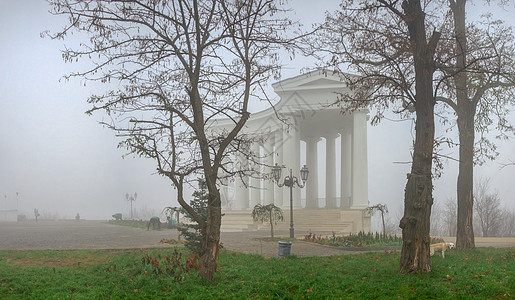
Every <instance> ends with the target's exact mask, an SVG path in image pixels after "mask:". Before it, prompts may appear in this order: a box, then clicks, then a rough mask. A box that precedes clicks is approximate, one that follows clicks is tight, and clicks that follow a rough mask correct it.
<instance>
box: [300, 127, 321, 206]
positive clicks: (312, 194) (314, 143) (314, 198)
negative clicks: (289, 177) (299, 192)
mask: <svg viewBox="0 0 515 300" xmlns="http://www.w3.org/2000/svg"><path fill="white" fill-rule="evenodd" d="M319 139H320V138H318V137H316V138H313V137H310V138H309V139H307V140H306V165H307V167H308V169H309V179H308V181H307V182H306V208H318V151H317V148H318V141H319ZM297 172H299V171H297ZM299 180H300V178H299Z"/></svg>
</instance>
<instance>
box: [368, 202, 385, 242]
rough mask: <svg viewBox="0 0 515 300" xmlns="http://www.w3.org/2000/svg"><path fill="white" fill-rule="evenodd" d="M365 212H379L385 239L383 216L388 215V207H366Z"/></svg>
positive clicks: (380, 205) (381, 205) (379, 205)
mask: <svg viewBox="0 0 515 300" xmlns="http://www.w3.org/2000/svg"><path fill="white" fill-rule="evenodd" d="M367 210H368V211H370V212H371V213H374V212H375V211H380V212H381V221H382V224H383V236H384V237H386V225H385V222H384V214H387V213H388V207H387V206H386V204H376V205H374V206H370V207H368V208H367Z"/></svg>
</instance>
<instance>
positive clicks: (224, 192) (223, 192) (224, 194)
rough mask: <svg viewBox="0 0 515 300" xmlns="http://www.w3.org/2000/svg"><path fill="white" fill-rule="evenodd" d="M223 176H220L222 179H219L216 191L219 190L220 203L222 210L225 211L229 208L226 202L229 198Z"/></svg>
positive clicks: (225, 180) (225, 179)
mask: <svg viewBox="0 0 515 300" xmlns="http://www.w3.org/2000/svg"><path fill="white" fill-rule="evenodd" d="M223 176H225V175H222V179H220V181H219V183H218V184H219V187H218V189H219V190H220V201H221V202H222V209H227V208H229V207H228V205H227V201H228V198H229V191H228V187H227V183H228V180H227V178H225V177H223Z"/></svg>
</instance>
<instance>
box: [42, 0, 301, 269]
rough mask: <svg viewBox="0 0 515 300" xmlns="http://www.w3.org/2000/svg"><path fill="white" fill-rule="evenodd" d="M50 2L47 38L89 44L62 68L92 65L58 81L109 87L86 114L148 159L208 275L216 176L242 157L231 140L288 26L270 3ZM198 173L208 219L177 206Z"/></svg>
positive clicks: (67, 53) (244, 147) (215, 230)
mask: <svg viewBox="0 0 515 300" xmlns="http://www.w3.org/2000/svg"><path fill="white" fill-rule="evenodd" d="M49 3H50V4H51V6H52V13H53V14H55V15H65V16H68V18H69V19H68V25H67V26H66V27H65V28H64V29H63V30H62V31H60V32H57V33H55V34H51V33H47V35H49V36H51V37H53V38H58V39H64V38H66V37H67V36H68V35H70V34H73V33H76V32H79V33H81V34H86V35H87V36H88V37H89V40H88V41H87V42H83V43H81V44H80V45H79V46H78V47H74V48H66V49H65V50H64V51H63V54H62V55H63V59H64V60H65V61H66V62H75V61H79V60H87V61H90V62H92V63H93V67H92V68H89V69H87V70H83V71H80V72H76V73H73V74H70V75H69V76H67V77H66V78H70V77H79V78H83V79H84V80H85V81H98V82H103V83H108V84H109V83H111V84H113V85H114V87H113V89H112V90H111V91H109V92H107V93H105V94H102V95H94V96H92V97H91V98H90V99H89V103H91V104H92V105H93V107H92V108H91V109H90V110H89V111H88V113H93V112H95V111H103V112H105V113H106V114H107V115H108V117H109V121H108V122H103V124H104V125H105V126H107V127H109V128H111V129H113V130H114V131H116V132H117V135H118V136H119V137H120V138H121V142H120V145H119V146H120V147H123V148H126V149H127V150H128V153H129V154H134V155H138V156H143V157H148V158H152V159H153V160H154V161H155V162H156V165H157V172H158V173H159V174H161V175H163V176H166V177H168V178H170V180H171V181H172V183H173V185H174V186H175V187H176V188H177V192H178V201H179V203H180V204H181V206H183V207H184V208H185V209H186V210H187V211H188V213H190V215H191V216H192V217H193V218H194V219H195V221H197V222H198V223H199V224H200V225H201V228H202V229H203V231H204V233H205V234H204V237H205V238H206V245H208V246H207V247H211V248H210V250H209V251H208V250H206V249H205V250H206V251H205V252H204V253H207V255H210V256H211V257H210V260H211V264H210V271H209V272H208V273H209V274H208V275H206V277H208V278H209V277H211V276H212V274H213V273H214V269H215V267H216V265H215V264H214V259H216V253H217V250H216V249H218V242H219V230H220V229H219V227H220V226H219V225H220V218H221V213H220V195H219V191H218V189H217V180H218V179H219V174H220V173H221V172H220V170H225V171H227V172H229V171H231V170H232V169H231V168H229V167H228V165H227V164H229V163H231V161H230V155H231V153H234V152H243V154H244V155H247V156H249V155H250V154H251V153H250V152H249V149H250V147H248V143H249V142H250V141H251V139H252V137H249V136H243V135H241V134H240V130H241V129H242V128H243V126H244V124H245V122H246V121H247V120H248V118H249V116H250V113H249V111H248V105H249V100H250V99H253V100H259V99H266V95H265V94H264V92H263V91H264V88H263V86H264V85H265V84H267V82H268V79H269V78H278V77H279V70H280V63H279V57H278V52H277V50H278V49H279V48H281V49H283V48H286V49H287V50H291V49H292V47H291V46H292V41H291V40H288V39H287V38H286V36H285V32H287V29H288V28H289V27H290V26H291V25H292V22H290V21H289V20H288V19H286V18H284V17H283V16H284V14H282V12H283V11H282V10H281V9H280V8H279V7H278V6H277V5H276V1H273V0H255V1H222V0H207V1H198V0H175V1H167V0H129V1H126V0H123V1H122V0H113V1H97V0H95V1H92V0H89V1H68V0H50V1H49ZM113 85H111V86H113ZM217 118H227V119H230V120H231V122H232V127H228V128H227V129H226V131H224V132H220V133H218V134H214V133H213V132H212V131H210V124H212V123H213V122H212V121H213V120H214V119H217ZM199 175H203V176H204V177H205V179H206V182H207V186H208V190H209V199H208V218H207V221H205V219H203V218H201V217H200V216H199V215H198V214H197V213H196V212H195V211H194V210H193V209H192V208H191V207H190V206H189V204H188V203H187V201H185V195H184V186H185V184H189V182H190V181H191V180H196V177H197V176H199ZM186 197H187V196H186ZM203 262H207V260H204V258H203ZM204 265H205V264H204ZM201 273H202V274H207V273H204V272H201Z"/></svg>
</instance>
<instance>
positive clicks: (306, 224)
mask: <svg viewBox="0 0 515 300" xmlns="http://www.w3.org/2000/svg"><path fill="white" fill-rule="evenodd" d="M223 213H224V214H225V215H224V216H223V217H222V227H221V231H222V232H242V231H254V230H258V229H262V228H268V226H269V225H268V224H260V223H254V222H253V220H252V217H251V211H250V210H242V211H235V210H231V211H224V212H223ZM283 214H284V221H282V222H279V223H277V225H275V226H274V230H283V231H288V230H289V228H290V210H289V209H284V210H283ZM293 221H294V228H295V235H305V234H308V233H310V232H311V233H314V234H322V235H328V234H331V233H332V232H333V231H334V232H335V233H337V234H340V235H341V234H348V233H349V232H354V231H355V225H354V221H353V220H349V219H348V218H346V216H345V211H342V210H340V209H298V210H294V211H293Z"/></svg>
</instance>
